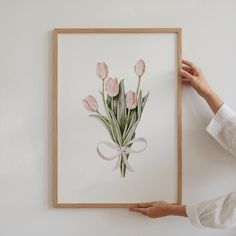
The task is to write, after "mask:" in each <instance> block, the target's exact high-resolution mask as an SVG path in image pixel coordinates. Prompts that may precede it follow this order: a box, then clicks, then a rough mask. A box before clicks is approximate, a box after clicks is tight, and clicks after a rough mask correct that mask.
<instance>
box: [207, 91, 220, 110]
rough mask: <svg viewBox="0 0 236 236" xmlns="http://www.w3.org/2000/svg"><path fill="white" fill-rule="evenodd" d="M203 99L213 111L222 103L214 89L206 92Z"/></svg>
mask: <svg viewBox="0 0 236 236" xmlns="http://www.w3.org/2000/svg"><path fill="white" fill-rule="evenodd" d="M204 99H205V100H206V102H207V103H208V105H209V107H210V108H211V110H212V111H213V112H214V113H216V112H217V111H218V110H219V108H220V107H221V106H222V105H223V104H224V102H223V100H222V99H221V98H220V97H219V96H218V95H217V94H216V93H215V92H214V91H210V92H208V93H207V94H206V95H205V96H204Z"/></svg>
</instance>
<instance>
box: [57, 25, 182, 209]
mask: <svg viewBox="0 0 236 236" xmlns="http://www.w3.org/2000/svg"><path fill="white" fill-rule="evenodd" d="M139 35H140V36H142V37H143V39H144V40H147V39H148V38H149V36H150V37H152V39H151V40H150V42H153V40H155V37H158V36H159V35H160V36H161V40H160V42H161V43H163V45H164V46H163V47H166V51H168V52H169V54H168V53H167V55H171V49H172V54H173V55H174V56H173V58H172V59H169V58H165V59H164V57H165V55H164V56H163V55H159V57H163V61H166V63H168V61H174V63H175V64H173V63H172V64H171V65H174V67H173V68H174V69H171V70H170V69H168V68H167V69H166V70H165V71H164V72H165V73H164V72H163V74H162V76H163V77H168V78H169V77H171V78H173V76H175V79H176V80H173V81H174V83H176V87H173V86H172V85H171V80H168V81H169V82H168V83H169V84H167V85H166V89H168V88H170V87H171V88H174V89H175V91H174V95H173V93H172V95H171V96H172V97H171V99H172V100H171V99H170V100H171V101H173V102H174V105H173V104H171V102H169V103H168V104H170V107H171V109H172V108H173V106H174V107H175V111H174V110H173V112H176V113H173V114H174V119H173V120H174V121H173V127H175V128H176V130H175V131H173V134H171V131H172V130H169V131H168V132H169V133H168V132H167V133H168V136H169V137H166V139H167V138H169V139H171V140H172V141H170V142H172V146H173V145H176V146H175V147H174V146H173V147H174V151H172V152H171V153H175V154H176V155H175V156H174V157H173V158H175V157H176V162H175V163H174V164H173V166H174V165H175V164H176V170H174V169H173V171H172V173H173V175H172V179H171V180H170V181H172V182H171V183H173V184H172V185H175V186H176V187H175V190H173V191H172V187H170V188H171V189H170V190H168V191H170V192H171V193H173V192H175V193H176V198H175V199H176V200H173V199H172V198H170V199H153V197H155V196H157V197H159V196H167V195H168V191H167V192H166V193H165V194H164V195H161V194H160V195H158V194H157V195H155V193H154V192H153V195H152V199H151V200H169V201H174V202H176V203H179V204H181V203H182V82H181V76H180V74H179V71H180V69H181V65H182V29H181V28H61V29H59V28H58V29H55V30H54V82H53V86H54V94H53V97H54V105H53V106H54V108H53V109H54V110H53V112H54V115H53V120H54V127H53V129H54V131H53V135H54V137H53V140H54V144H53V145H54V147H53V150H54V154H53V155H54V156H53V160H54V165H53V167H54V170H53V171H54V185H53V188H54V189H53V190H54V198H53V202H54V207H56V208H129V207H134V206H137V203H139V202H140V201H142V202H143V201H149V200H150V199H148V198H145V197H143V198H140V200H139V198H138V196H137V198H135V197H133V198H131V197H130V199H131V200H129V201H127V202H126V201H125V200H122V201H117V200H116V198H114V199H115V200H114V201H112V199H111V201H110V200H109V201H106V199H107V198H104V199H105V200H104V201H103V200H102V201H101V199H102V197H101V196H102V195H101V196H100V195H99V197H98V201H95V200H94V198H96V196H93V198H91V199H90V198H89V200H88V201H86V200H84V199H83V200H81V201H80V200H76V199H80V198H79V197H78V196H79V187H75V186H76V183H78V185H79V180H80V177H81V175H79V174H78V175H77V174H75V171H74V169H73V170H71V171H70V169H63V168H64V167H63V166H66V167H65V168H70V167H67V164H68V166H74V165H75V164H72V163H69V162H70V160H72V161H74V163H77V164H78V159H76V158H79V155H76V154H75V156H76V157H73V158H74V159H73V158H71V159H70V155H69V154H68V155H67V154H65V153H66V152H64V149H63V155H64V156H63V155H62V154H61V153H62V151H61V150H62V148H63V147H62V146H63V145H64V143H63V141H64V140H65V139H66V138H67V142H68V143H70V145H71V143H76V140H71V139H70V136H69V135H68V137H64V133H66V131H68V129H67V126H66V124H68V123H69V121H66V122H64V120H65V118H64V116H63V115H62V114H63V113H62V110H63V109H64V108H63V109H61V107H62V106H64V107H68V106H72V103H74V102H75V103H76V106H80V104H81V101H80V97H73V100H69V98H67V97H66V96H68V97H69V93H70V92H68V91H72V90H73V89H72V90H71V87H73V86H74V85H72V82H68V81H70V79H69V77H70V75H71V76H74V74H73V73H72V72H75V71H77V70H76V69H74V71H70V70H69V69H68V68H72V67H71V65H72V64H73V68H76V67H77V66H78V67H81V68H82V67H84V66H89V65H87V64H86V65H81V64H80V63H79V62H81V61H82V57H83V58H85V57H86V54H87V53H86V51H82V50H83V48H84V50H87V49H85V47H79V46H78V48H77V46H76V45H79V44H80V46H81V42H83V43H84V45H86V43H87V44H89V43H90V42H93V43H94V44H95V43H96V37H97V38H98V40H100V38H99V37H100V36H102V37H103V38H102V39H101V42H102V43H101V44H100V45H103V46H104V45H108V44H109V43H108V44H107V41H106V40H107V36H108V37H110V36H112V39H111V44H112V40H113V41H114V39H115V38H116V36H117V37H118V38H121V39H122V36H124V38H125V37H130V38H129V39H128V40H130V42H132V40H133V39H135V40H136V39H137V38H138V36H139ZM70 36H72V37H70ZM133 36H136V37H133ZM91 37H92V39H93V41H92V40H90V39H91ZM132 37H133V38H132ZM168 37H172V38H171V39H169V38H168ZM80 38H82V40H81V41H80ZM78 39H79V42H78V44H77V43H76V42H77V41H78ZM103 39H104V40H105V41H102V40H103ZM166 39H168V40H169V41H171V42H172V41H173V40H174V42H173V45H172V46H170V48H171V49H169V46H167V44H165V40H166ZM76 40H77V41H76ZM122 40H123V39H122ZM119 42H120V41H118V44H116V45H115V46H116V47H119ZM122 42H124V43H125V42H126V40H123V41H122ZM145 42H149V41H148V40H147V41H145ZM105 43H106V44H105ZM161 43H160V44H161ZM137 45H138V47H140V48H142V45H139V42H137ZM165 45H166V46H165ZM74 46H75V47H74ZM108 46H109V45H108ZM73 47H74V48H73ZM104 47H105V46H104ZM125 47H127V48H129V45H126V46H125ZM88 48H90V47H88ZM92 48H95V49H96V45H92V46H91V50H92ZM110 48H111V51H112V50H113V49H112V48H114V47H110ZM160 48H161V46H160ZM76 50H77V52H76V53H75V54H74V52H75V51H76ZM114 50H115V49H114ZM132 50H133V49H132V47H130V51H127V54H126V55H125V59H124V58H123V60H126V57H127V58H128V57H129V54H132V52H133V51H132ZM142 50H144V51H145V50H146V49H145V47H144V48H143V49H142ZM157 50H159V49H157ZM173 50H174V51H173ZM118 51H119V50H117V53H118ZM163 51H164V49H163ZM163 51H162V50H160V52H162V53H163ZM112 52H113V51H112ZM114 53H115V52H114ZM149 53H150V52H149ZM153 53H155V50H153ZM163 54H164V53H163ZM106 55H107V54H106ZM117 55H118V54H117ZM79 57H81V60H79V59H80V58H79ZM117 57H118V56H117ZM140 57H142V55H140ZM166 57H167V56H166ZM68 58H69V59H68ZM78 58H79V59H78ZM104 58H105V59H106V57H105V56H104ZM107 58H110V57H107ZM105 59H104V60H105ZM137 59H139V58H137ZM154 59H155V58H154ZM68 60H71V61H68ZM99 60H100V61H103V55H99V56H98V60H97V61H99ZM121 60H122V59H121ZM77 61H78V63H77ZM85 61H86V60H85ZM114 61H115V60H114ZM116 62H117V61H116ZM135 62H136V61H133V64H135ZM93 63H94V62H93ZM111 63H112V62H111ZM114 64H115V63H114ZM116 64H117V63H116ZM64 65H65V68H62V67H63V66H64ZM67 65H70V67H66V66H67ZM94 65H95V68H93V67H91V66H90V67H89V70H93V69H94V71H95V73H94V74H95V75H96V63H95V64H94ZM109 65H110V63H109ZM122 65H123V66H124V65H125V63H124V64H122ZM163 65H164V64H163ZM111 66H112V65H111ZM150 67H151V66H150ZM166 67H168V65H167V66H166ZM127 68H128V67H127ZM127 68H126V69H125V70H127ZM131 70H133V69H132V68H131ZM147 70H148V67H147ZM65 71H66V73H65ZM78 71H79V70H78ZM78 71H77V72H75V73H79V72H78ZM114 71H115V69H114ZM145 73H146V72H145ZM65 75H66V76H65ZM83 75H84V73H83ZM63 76H64V77H63ZM160 76H161V75H160ZM77 77H78V74H77ZM89 79H90V77H89ZM89 79H87V80H86V78H85V80H84V81H88V80H89ZM119 79H121V78H119ZM62 80H63V81H62ZM78 80H81V78H78ZM91 80H96V79H94V78H91ZM97 80H98V81H99V78H98V79H97ZM130 80H131V79H130ZM145 80H148V79H146V78H145V79H144V80H143V81H142V83H145V82H146V81H145ZM67 83H71V84H68V87H69V88H68V90H66V89H67ZM78 83H79V82H78ZM83 83H86V82H83ZM89 83H91V82H89ZM154 83H155V82H154V81H152V83H151V82H150V85H151V86H152V85H154ZM75 86H77V88H78V91H82V90H79V86H78V84H75ZM87 87H88V88H89V85H88V86H87ZM64 88H65V90H63V89H64ZM83 90H84V88H83ZM73 93H74V92H73V91H72V92H71V94H73ZM86 93H90V91H89V89H88V91H86ZM62 94H63V96H62ZM65 94H66V95H65ZM170 94H171V93H170ZM76 96H77V95H76ZM163 96H164V95H163ZM62 97H63V99H64V98H65V97H66V99H64V100H63V99H62ZM173 98H175V101H174V100H173ZM163 99H164V97H163ZM68 101H73V102H68ZM163 107H165V106H164V105H163ZM166 107H167V109H168V105H166ZM161 111H162V110H161ZM161 111H160V112H161ZM81 113H83V117H84V114H86V111H85V110H83V111H82V110H81V109H78V111H76V114H77V115H78V117H79V119H81V120H80V121H79V122H81V125H82V127H84V130H81V135H84V134H85V132H86V127H85V125H84V124H82V122H83V118H81V117H80V116H79V114H81ZM161 113H162V112H161ZM161 113H160V114H159V116H161ZM163 113H164V112H163ZM73 114H74V113H73ZM166 114H167V113H166ZM170 114H171V112H170ZM87 115H88V114H87ZM63 119H64V120H63ZM88 119H90V118H88ZM91 119H92V118H91ZM160 119H162V120H163V119H165V118H163V117H162V118H160ZM167 120H168V119H167ZM62 121H63V125H62ZM174 122H176V123H175V124H176V125H174ZM90 123H92V121H90ZM163 124H164V121H163ZM149 125H150V124H149ZM166 125H167V126H168V124H166ZM97 126H98V125H97ZM74 127H75V126H74ZM154 127H155V126H154ZM62 129H63V130H62ZM71 129H72V128H71ZM73 129H74V130H75V131H74V132H77V133H78V128H76V127H75V128H73ZM169 129H170V128H169ZM68 132H69V131H68ZM91 132H92V131H91ZM97 132H99V131H97ZM91 134H92V133H91ZM161 136H162V137H164V136H165V135H164V134H163V133H162V134H161ZM62 139H63V141H62ZM157 142H158V143H161V141H157ZM61 144H63V145H61ZM76 145H79V144H78V143H76V144H75V145H74V146H73V147H74V148H75V150H74V151H73V152H74V153H78V152H79V151H78V150H76V147H77V146H76ZM89 149H92V150H93V149H94V150H95V149H96V147H92V148H91V147H90V146H89ZM170 149H171V148H170ZM175 151H176V152H175ZM94 153H95V151H94ZM165 153H166V152H164V154H165ZM167 154H168V152H167ZM89 155H90V154H89ZM142 155H143V154H142ZM95 156H96V154H94V157H93V158H95ZM83 158H86V157H85V156H84V155H83ZM89 158H90V157H89ZM96 158H97V157H96ZM147 158H148V157H147ZM167 158H168V157H166V159H167ZM173 158H172V160H173ZM134 159H136V158H134ZM82 160H83V159H82ZM131 160H132V159H131ZM137 160H141V158H139V157H138V158H137ZM163 160H164V159H163ZM86 161H88V160H87V159H86ZM99 161H100V162H102V163H103V164H104V165H109V168H110V164H111V163H110V162H103V161H102V160H99ZM170 161H171V160H170ZM170 161H169V162H166V163H164V161H163V167H160V168H162V169H163V168H166V166H165V165H167V164H168V163H170ZM65 163H66V165H64V164H65ZM87 164H88V163H87ZM87 164H86V165H87ZM111 165H112V164H111ZM137 166H138V164H137ZM140 166H141V164H140ZM140 166H139V167H140ZM171 166H172V165H171ZM91 168H92V170H93V171H91V175H92V174H93V173H94V176H92V177H91V176H87V177H86V179H87V180H88V181H91V179H90V178H94V179H96V178H98V177H99V176H101V175H102V174H101V173H100V172H98V173H95V172H94V169H93V168H95V167H91ZM106 171H107V170H106ZM138 171H140V168H139V170H137V172H138ZM145 171H146V172H145V173H148V170H145ZM87 172H88V171H87ZM104 172H105V170H104ZM83 173H84V172H83ZM67 174H70V175H71V176H70V177H65V176H66V175H67ZM106 174H107V172H106ZM167 175H168V173H167ZM174 175H176V176H174ZM163 176H164V174H163ZM64 177H65V178H64ZM145 177H146V175H145ZM145 177H143V178H145ZM63 178H64V179H63ZM101 178H102V177H101ZM104 178H105V177H104ZM106 178H107V176H106ZM117 178H120V177H119V175H117ZM126 178H129V177H126ZM71 179H72V180H73V179H74V180H75V182H74V183H70V182H69V181H70V180H71ZM86 179H83V181H84V180H86ZM167 179H168V178H167ZM76 181H77V182H76ZM160 181H161V180H160ZM162 181H163V186H162V188H161V189H160V192H162V191H163V192H164V189H165V187H164V186H165V183H164V182H165V179H162ZM153 182H154V183H153V185H152V186H155V179H153ZM134 183H135V184H136V185H137V184H138V183H137V182H135V180H133V182H132V184H133V185H131V184H130V186H134ZM166 183H167V184H166V188H168V180H166ZM136 185H135V186H136ZM172 185H171V186H172ZM70 186H73V188H74V189H73V191H74V192H73V191H71V198H70V196H69V195H67V194H69V192H70V190H71V189H70ZM93 186H96V183H94V185H93ZM104 186H105V183H104ZM107 186H112V184H111V183H109V185H107ZM145 186H146V185H145ZM63 188H64V189H63ZM71 188H72V187H71ZM91 188H92V187H91ZM91 188H89V190H88V191H89V194H88V196H90V195H94V192H93V190H91ZM157 188H158V184H157ZM75 189H76V190H75ZM81 189H87V188H85V187H81ZM115 189H116V188H115V187H114V189H113V190H111V191H113V192H114V191H115ZM127 189H129V188H128V187H127V188H126V191H127V193H128V190H127ZM146 190H147V189H145V191H146ZM75 192H76V194H78V196H76V197H73V196H72V195H73V194H74V193H75ZM129 193H130V194H131V195H132V193H131V192H129ZM104 194H105V193H104ZM106 194H107V193H106ZM95 195H96V194H95ZM172 195H173V194H172ZM67 196H69V197H67ZM85 196H86V194H85ZM85 198H86V197H85ZM108 198H109V196H108ZM65 199H66V200H65ZM70 199H72V200H70ZM122 199H123V198H122ZM132 199H135V200H134V201H133V200H132Z"/></svg>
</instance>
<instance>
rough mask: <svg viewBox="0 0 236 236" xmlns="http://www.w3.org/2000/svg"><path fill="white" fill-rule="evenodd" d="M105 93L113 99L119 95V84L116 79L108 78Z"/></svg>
mask: <svg viewBox="0 0 236 236" xmlns="http://www.w3.org/2000/svg"><path fill="white" fill-rule="evenodd" d="M106 92H107V94H108V95H109V96H111V97H115V96H116V95H117V94H118V93H119V83H118V80H117V79H112V78H109V79H108V80H107V82H106Z"/></svg>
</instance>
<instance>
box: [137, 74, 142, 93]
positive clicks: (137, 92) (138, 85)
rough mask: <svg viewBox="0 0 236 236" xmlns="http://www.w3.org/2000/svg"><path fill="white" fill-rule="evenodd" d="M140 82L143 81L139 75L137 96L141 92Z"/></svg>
mask: <svg viewBox="0 0 236 236" xmlns="http://www.w3.org/2000/svg"><path fill="white" fill-rule="evenodd" d="M140 82H141V76H139V77H138V87H137V90H136V95H137V97H138V93H139V88H140Z"/></svg>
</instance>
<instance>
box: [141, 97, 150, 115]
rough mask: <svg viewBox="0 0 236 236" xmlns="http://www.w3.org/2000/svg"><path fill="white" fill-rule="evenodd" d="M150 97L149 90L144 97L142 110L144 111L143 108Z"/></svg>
mask: <svg viewBox="0 0 236 236" xmlns="http://www.w3.org/2000/svg"><path fill="white" fill-rule="evenodd" d="M148 97H149V92H148V93H147V94H146V95H145V96H144V97H143V99H142V112H143V109H144V106H145V104H146V102H147V99H148Z"/></svg>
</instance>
